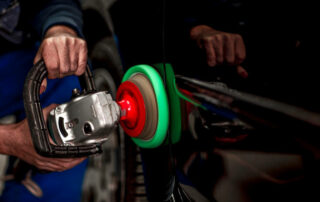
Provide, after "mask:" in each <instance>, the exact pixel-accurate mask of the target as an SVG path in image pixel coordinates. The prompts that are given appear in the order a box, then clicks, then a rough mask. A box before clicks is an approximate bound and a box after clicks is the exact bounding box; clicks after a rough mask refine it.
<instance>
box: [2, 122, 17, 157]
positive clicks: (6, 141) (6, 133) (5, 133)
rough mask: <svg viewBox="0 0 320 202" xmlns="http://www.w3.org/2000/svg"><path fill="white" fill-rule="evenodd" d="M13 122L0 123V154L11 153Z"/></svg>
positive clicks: (13, 131) (13, 132)
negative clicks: (7, 123)
mask: <svg viewBox="0 0 320 202" xmlns="http://www.w3.org/2000/svg"><path fill="white" fill-rule="evenodd" d="M14 129H15V124H9V125H0V154H6V155H11V153H12V151H11V150H12V147H11V146H12V141H13V140H14V134H15V130H14Z"/></svg>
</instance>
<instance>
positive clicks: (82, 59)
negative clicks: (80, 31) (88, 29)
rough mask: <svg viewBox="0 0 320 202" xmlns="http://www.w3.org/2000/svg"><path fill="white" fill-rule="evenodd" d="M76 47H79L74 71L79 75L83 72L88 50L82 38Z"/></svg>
mask: <svg viewBox="0 0 320 202" xmlns="http://www.w3.org/2000/svg"><path fill="white" fill-rule="evenodd" d="M78 47H79V49H78V50H79V58H78V69H77V71H76V72H75V75H77V76H80V75H82V74H83V73H84V71H85V69H86V67H87V57H88V54H87V53H88V51H87V44H86V42H85V41H84V40H81V41H79V44H78Z"/></svg>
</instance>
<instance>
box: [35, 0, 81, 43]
mask: <svg viewBox="0 0 320 202" xmlns="http://www.w3.org/2000/svg"><path fill="white" fill-rule="evenodd" d="M42 5H43V6H42V7H41V8H40V11H39V13H38V14H37V15H36V16H35V18H34V19H33V21H32V24H33V27H34V29H35V31H36V32H37V34H38V35H39V36H40V37H41V38H43V37H44V35H45V33H46V31H47V30H48V29H49V28H50V27H52V26H54V25H66V26H68V27H70V28H72V29H73V30H74V31H76V32H77V34H78V36H80V37H82V38H83V37H84V35H83V33H82V26H83V22H82V12H81V7H80V3H79V2H78V1H76V0H50V1H46V3H45V4H42Z"/></svg>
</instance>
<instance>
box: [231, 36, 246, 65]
mask: <svg viewBox="0 0 320 202" xmlns="http://www.w3.org/2000/svg"><path fill="white" fill-rule="evenodd" d="M234 44H235V48H234V50H235V59H236V62H235V63H236V64H241V63H242V62H243V61H244V60H245V59H246V47H245V45H244V42H243V39H242V37H241V36H240V35H238V34H236V35H235V43H234Z"/></svg>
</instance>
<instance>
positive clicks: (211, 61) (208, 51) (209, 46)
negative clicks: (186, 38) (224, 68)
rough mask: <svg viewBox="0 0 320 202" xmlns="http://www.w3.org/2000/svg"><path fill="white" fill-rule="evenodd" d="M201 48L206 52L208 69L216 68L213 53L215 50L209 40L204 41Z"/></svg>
mask: <svg viewBox="0 0 320 202" xmlns="http://www.w3.org/2000/svg"><path fill="white" fill-rule="evenodd" d="M203 47H204V48H205V50H206V56H207V63H208V66H210V67H214V66H216V64H217V61H216V53H215V50H214V48H213V44H212V42H211V40H205V41H204V44H203Z"/></svg>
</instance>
